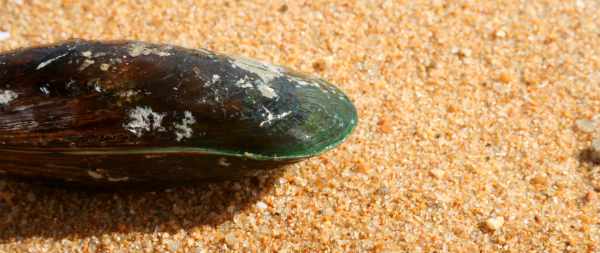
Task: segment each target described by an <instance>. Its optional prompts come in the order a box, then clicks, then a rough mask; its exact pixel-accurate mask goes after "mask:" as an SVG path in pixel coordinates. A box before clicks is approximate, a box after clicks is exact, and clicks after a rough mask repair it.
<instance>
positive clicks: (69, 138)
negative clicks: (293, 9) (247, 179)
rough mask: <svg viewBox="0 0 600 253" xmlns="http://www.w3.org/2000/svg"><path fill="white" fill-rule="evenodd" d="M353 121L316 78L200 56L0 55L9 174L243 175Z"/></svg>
mask: <svg viewBox="0 0 600 253" xmlns="http://www.w3.org/2000/svg"><path fill="white" fill-rule="evenodd" d="M356 123H357V115H356V110H355V108H354V106H353V105H352V103H351V102H350V100H349V99H348V97H346V95H344V93H342V92H341V91H340V90H338V89H337V88H336V87H334V86H332V85H331V84H329V83H327V82H325V81H323V80H321V79H318V78H313V77H309V76H306V75H303V74H299V73H296V72H293V71H290V70H288V69H286V68H283V67H279V66H273V65H270V64H264V63H260V62H257V61H253V60H249V59H244V58H239V57H229V56H225V55H221V54H216V53H212V52H209V51H206V50H192V49H185V48H181V47H175V46H169V45H158V44H149V43H143V42H134V41H125V42H94V41H70V42H66V43H63V44H57V45H51V46H46V47H38V48H28V49H22V50H17V51H13V52H8V53H4V54H1V55H0V144H1V145H0V152H1V153H2V154H0V156H2V158H0V161H1V162H2V165H0V170H2V171H5V172H7V173H15V172H16V174H22V175H25V176H35V175H36V174H45V175H44V176H49V177H56V178H63V179H68V180H74V181H81V180H83V179H82V178H83V177H84V176H85V177H87V178H90V177H91V178H92V179H96V180H99V179H108V180H109V181H112V182H117V181H126V180H125V179H126V178H127V179H130V178H133V177H135V179H136V180H138V179H139V180H156V179H155V178H156V176H153V175H154V174H153V173H154V172H156V171H157V170H162V171H163V173H164V171H169V173H170V174H171V176H172V178H168V179H169V180H180V179H185V178H188V179H193V178H207V177H221V176H235V175H244V174H247V173H248V171H252V170H253V169H264V168H270V167H274V166H278V165H280V164H282V163H287V162H292V161H297V160H299V159H302V158H307V157H311V156H315V155H317V154H320V153H322V152H324V151H326V150H329V149H331V148H333V147H334V146H336V145H338V144H339V143H340V142H342V141H343V140H344V139H345V138H346V137H347V136H348V135H349V134H350V132H351V131H352V129H353V128H354V127H355V125H356ZM42 172H43V173H42ZM54 172H57V173H58V174H56V175H54V174H53V173H54ZM82 172H85V173H82ZM82 175H83V176H82Z"/></svg>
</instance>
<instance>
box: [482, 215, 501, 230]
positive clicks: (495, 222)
mask: <svg viewBox="0 0 600 253" xmlns="http://www.w3.org/2000/svg"><path fill="white" fill-rule="evenodd" d="M502 225H504V218H503V217H493V218H489V219H487V220H486V221H485V228H487V229H489V230H492V231H496V230H498V229H500V228H501V227H502Z"/></svg>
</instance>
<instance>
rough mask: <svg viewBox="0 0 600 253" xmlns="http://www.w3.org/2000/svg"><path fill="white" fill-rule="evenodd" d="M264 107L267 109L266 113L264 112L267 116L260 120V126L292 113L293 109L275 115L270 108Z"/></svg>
mask: <svg viewBox="0 0 600 253" xmlns="http://www.w3.org/2000/svg"><path fill="white" fill-rule="evenodd" d="M262 108H263V110H264V111H265V113H264V114H263V115H264V116H265V120H263V121H262V122H260V124H259V126H260V127H263V126H265V125H266V124H271V123H272V122H273V121H275V120H280V119H283V118H285V117H286V116H288V115H290V114H291V113H292V111H287V112H284V113H281V114H277V115H274V114H273V113H272V112H271V111H269V109H267V108H265V107H264V106H263V107H262Z"/></svg>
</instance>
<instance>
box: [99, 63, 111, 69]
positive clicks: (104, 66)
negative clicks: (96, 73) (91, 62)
mask: <svg viewBox="0 0 600 253" xmlns="http://www.w3.org/2000/svg"><path fill="white" fill-rule="evenodd" d="M109 68H110V65H108V64H106V63H102V64H100V70H102V71H108V69H109Z"/></svg>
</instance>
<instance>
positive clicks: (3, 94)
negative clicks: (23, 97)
mask: <svg viewBox="0 0 600 253" xmlns="http://www.w3.org/2000/svg"><path fill="white" fill-rule="evenodd" d="M17 97H19V94H17V93H16V92H14V91H12V90H0V105H7V104H8V103H10V102H11V101H13V100H15V99H16V98H17Z"/></svg>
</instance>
